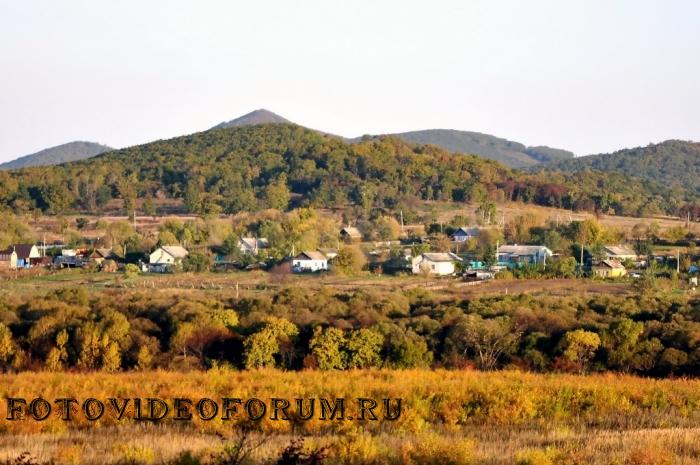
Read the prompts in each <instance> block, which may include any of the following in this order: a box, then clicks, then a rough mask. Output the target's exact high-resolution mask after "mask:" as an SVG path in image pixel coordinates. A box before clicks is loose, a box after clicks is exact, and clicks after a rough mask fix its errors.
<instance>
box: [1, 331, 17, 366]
mask: <svg viewBox="0 0 700 465" xmlns="http://www.w3.org/2000/svg"><path fill="white" fill-rule="evenodd" d="M16 352H17V346H16V344H15V341H14V340H13V339H12V332H11V331H10V328H8V327H7V326H5V325H4V324H2V323H0V367H2V369H3V371H5V370H7V368H8V366H10V364H11V362H12V359H13V357H14V356H15V354H16Z"/></svg>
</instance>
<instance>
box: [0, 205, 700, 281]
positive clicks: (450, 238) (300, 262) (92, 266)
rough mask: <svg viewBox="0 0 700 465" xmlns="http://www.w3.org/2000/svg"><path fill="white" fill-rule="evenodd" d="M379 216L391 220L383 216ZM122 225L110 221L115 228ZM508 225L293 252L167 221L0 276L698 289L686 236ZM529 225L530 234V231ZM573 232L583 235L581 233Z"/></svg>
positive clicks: (20, 255) (6, 254) (62, 247)
mask: <svg viewBox="0 0 700 465" xmlns="http://www.w3.org/2000/svg"><path fill="white" fill-rule="evenodd" d="M523 219H524V218H520V219H519V220H518V219H515V220H514V222H517V221H523ZM458 220H459V218H458ZM386 221H390V222H391V221H394V220H393V219H390V218H389V219H388V220H386ZM586 221H588V220H586ZM586 221H576V222H574V223H571V224H570V225H569V226H568V227H569V229H571V228H573V229H577V230H581V231H582V230H583V229H585V228H588V229H591V228H593V229H594V230H595V229H596V228H600V226H599V225H597V224H596V223H591V224H586ZM125 223H126V222H121V223H119V222H117V223H114V224H116V225H117V226H122V227H123V226H124V224H125ZM478 223H481V224H478ZM525 223H527V220H526V221H525ZM164 224H166V225H168V224H169V223H168V221H166V222H165V223H164ZM126 225H127V226H128V223H127V224H126ZM511 226H513V225H511ZM180 227H183V226H182V225H181V226H180ZM507 227H508V225H505V224H503V223H501V224H500V225H491V224H484V222H483V221H478V222H477V221H475V222H474V224H472V225H463V226H458V225H456V224H454V225H448V226H445V225H443V224H440V225H439V226H438V225H435V224H433V225H426V226H424V227H422V228H420V227H419V228H418V229H416V228H415V227H414V228H404V227H403V226H401V228H400V230H398V231H395V232H393V233H389V234H380V236H377V234H374V233H371V232H370V231H368V230H362V229H361V228H360V227H358V226H352V225H348V226H345V227H339V229H337V230H336V237H332V235H333V234H332V232H330V233H328V234H326V236H325V240H324V241H323V242H324V244H325V245H330V244H332V245H333V247H329V246H325V247H323V246H319V247H315V248H301V249H300V250H296V246H295V244H293V243H292V244H291V245H290V244H289V243H286V242H285V243H284V244H279V245H278V244H276V243H275V240H274V239H271V238H268V237H257V236H253V235H245V234H241V235H234V234H230V235H229V236H228V237H226V239H225V240H224V241H223V242H225V243H223V244H211V243H209V244H202V243H199V244H197V243H196V241H194V240H189V241H188V240H186V239H183V240H178V239H177V237H176V236H177V235H178V234H171V233H170V231H168V230H167V227H166V228H163V227H161V228H160V231H159V233H158V237H159V239H158V241H157V242H156V243H155V244H153V245H152V247H150V248H149V247H145V248H144V247H143V246H141V250H136V251H130V250H128V249H127V246H126V242H127V240H125V239H123V240H122V241H121V242H122V245H120V244H119V242H120V241H119V240H118V239H117V238H114V237H113V238H112V239H111V240H106V239H105V240H95V239H94V238H89V237H77V238H76V237H73V239H72V243H71V244H65V243H63V242H62V241H58V240H57V241H52V242H50V243H47V242H46V241H44V242H40V243H16V244H10V245H8V246H7V247H6V248H5V249H4V250H2V251H0V273H4V275H5V276H6V277H8V278H12V277H18V276H21V275H22V273H23V272H27V271H28V270H35V271H36V270H44V271H45V272H49V273H60V272H61V270H66V269H79V270H84V271H91V272H102V273H117V272H124V273H126V274H129V275H132V276H133V275H134V274H174V273H178V272H183V271H184V272H195V273H196V272H209V271H211V272H220V273H225V272H228V271H241V272H245V271H251V270H263V271H270V272H274V273H278V274H279V273H293V274H322V273H341V274H348V273H353V272H371V273H375V274H384V275H396V276H407V275H417V276H425V277H431V278H443V279H458V280H464V281H470V282H481V281H487V280H492V279H499V278H504V277H510V278H513V277H515V278H539V277H563V278H596V279H606V280H619V279H635V278H639V277H641V276H642V274H643V273H644V272H645V271H647V270H652V272H653V273H655V274H657V275H662V276H668V275H669V274H670V273H674V272H675V273H676V274H680V273H683V274H684V275H686V276H687V282H688V284H689V285H690V286H692V287H695V286H697V279H698V278H697V275H698V270H699V267H698V260H699V259H700V256H699V255H698V252H697V250H696V248H695V247H694V242H693V241H692V240H689V239H688V237H684V238H682V239H681V240H678V241H677V242H678V243H677V247H668V246H666V247H664V246H658V247H654V246H652V244H653V243H654V242H656V243H661V244H666V245H668V240H665V241H664V240H662V239H659V238H656V241H654V239H652V238H651V237H649V238H647V237H644V238H643V239H644V240H642V238H640V237H639V236H640V235H639V232H638V231H637V232H636V233H633V234H631V235H636V236H637V238H636V240H634V239H632V238H630V237H626V238H624V237H620V234H619V231H618V232H617V235H616V234H604V233H603V232H601V231H597V232H596V231H594V232H593V233H591V232H590V231H589V232H588V233H586V234H588V235H589V236H591V234H592V236H591V238H590V239H589V240H590V243H589V244H588V245H587V244H585V243H581V244H577V243H575V242H572V243H567V242H566V241H564V242H563V244H562V241H560V240H558V239H557V238H554V239H553V236H555V235H556V229H555V228H554V226H552V229H551V230H550V231H548V232H546V233H545V234H544V235H542V234H540V236H541V237H544V238H545V239H546V240H542V241H539V242H538V241H536V240H534V239H536V235H535V234H533V235H532V237H530V238H528V239H530V240H526V243H524V244H523V243H516V242H508V241H507V240H506V238H507V237H510V238H513V237H514V236H516V235H517V234H514V233H513V232H512V231H511V232H510V233H509V232H508V231H505V229H506V228H507ZM530 229H531V230H532V231H534V230H536V229H538V227H537V226H533V227H531V228H530ZM540 229H541V228H540ZM560 229H561V228H560ZM647 232H648V231H647ZM428 233H429V234H428ZM133 234H137V233H136V230H135V229H134V230H133V231H132V236H131V237H130V238H129V240H130V241H131V242H133ZM578 235H579V236H581V237H583V233H581V232H580V231H579V233H578ZM596 235H597V237H594V236H596ZM690 235H691V233H690V232H689V233H688V236H690ZM520 236H522V234H520ZM606 236H608V237H616V238H617V239H623V240H619V241H618V242H616V243H609V242H605V239H606ZM572 238H573V236H572ZM187 242H190V244H189V245H188V244H187ZM276 246H278V247H277V249H276ZM10 272H12V273H10Z"/></svg>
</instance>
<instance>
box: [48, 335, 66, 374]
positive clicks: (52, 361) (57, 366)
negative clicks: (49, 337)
mask: <svg viewBox="0 0 700 465" xmlns="http://www.w3.org/2000/svg"><path fill="white" fill-rule="evenodd" d="M67 343H68V331H66V330H65V329H64V330H61V332H59V333H58V334H57V335H56V346H55V347H53V348H51V350H50V351H49V354H48V355H47V357H46V369H47V370H49V371H61V370H62V369H63V368H64V367H65V364H66V362H67V361H68V351H67V350H66V344H67Z"/></svg>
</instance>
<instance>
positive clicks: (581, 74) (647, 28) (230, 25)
mask: <svg viewBox="0 0 700 465" xmlns="http://www.w3.org/2000/svg"><path fill="white" fill-rule="evenodd" d="M0 89H1V91H0V161H5V160H9V159H12V158H15V157H17V156H20V155H25V154H27V153H31V152H34V151H37V150H40V149H42V148H45V147H48V146H53V145H58V144H61V143H64V142H68V141H71V140H92V141H97V142H101V143H104V144H108V145H112V146H116V147H123V146H127V145H133V144H138V143H143V142H148V141H152V140H156V139H162V138H168V137H173V136H177V135H182V134H187V133H191V132H195V131H199V130H203V129H206V128H208V127H211V126H213V125H214V124H216V123H218V122H220V121H222V120H229V119H232V118H234V117H237V116H240V115H241V114H243V113H247V112H249V111H251V110H254V109H257V108H267V109H269V110H272V111H274V112H276V113H279V114H281V115H283V116H285V117H287V118H289V119H291V120H292V121H295V122H297V123H299V124H303V125H306V126H309V127H312V128H317V129H322V130H324V131H328V132H332V133H336V134H341V135H345V136H357V135H361V134H367V133H385V132H398V131H407V130H414V129H427V128H453V129H463V130H473V131H481V132H486V133H490V134H494V135H497V136H501V137H506V138H509V139H511V140H517V141H520V142H523V143H526V144H530V145H537V144H547V145H551V146H555V147H561V148H566V149H570V150H573V151H575V152H576V153H577V154H588V153H596V152H602V151H611V150H615V149H618V148H622V147H626V146H636V145H646V144H648V143H649V142H658V141H661V140H664V139H669V138H679V139H692V140H698V139H700V2H698V1H694V0H685V1H684V0H664V1H662V0H659V1H648V0H641V1H640V0H624V1H623V0H620V1H613V0H585V1H565V0H561V1H554V0H533V1H523V0H510V1H505V0H503V1H498V0H483V1H482V0H462V1H439V0H431V1H422V2H418V1H407V0H401V1H382V0H375V1H362V0H355V1H347V2H345V1H332V0H312V1H289V0H287V1H269V0H268V1H264V0H263V1H259V0H257V1H246V2H238V1H230V0H229V1H224V0H221V1H213V0H211V1H206V0H202V1H196V2H195V1H181V0H168V1H160V0H159V1H155V0H153V1H146V0H141V1H135V0H119V1H116V0H114V1H97V0H89V1H88V0H83V1H78V0H61V1H56V0H44V1H40V0H22V1H18V0H13V1H9V0H0Z"/></svg>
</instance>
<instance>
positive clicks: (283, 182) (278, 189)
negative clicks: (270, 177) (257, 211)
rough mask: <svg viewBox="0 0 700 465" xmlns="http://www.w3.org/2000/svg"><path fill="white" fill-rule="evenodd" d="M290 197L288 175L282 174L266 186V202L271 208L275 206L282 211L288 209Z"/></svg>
mask: <svg viewBox="0 0 700 465" xmlns="http://www.w3.org/2000/svg"><path fill="white" fill-rule="evenodd" d="M289 198H290V195H289V188H288V187H287V178H286V176H282V177H281V178H280V179H278V180H276V181H275V182H273V183H271V184H268V185H267V187H266V188H265V203H267V206H268V207H270V208H275V209H277V210H280V211H285V210H287V207H288V206H289Z"/></svg>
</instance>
